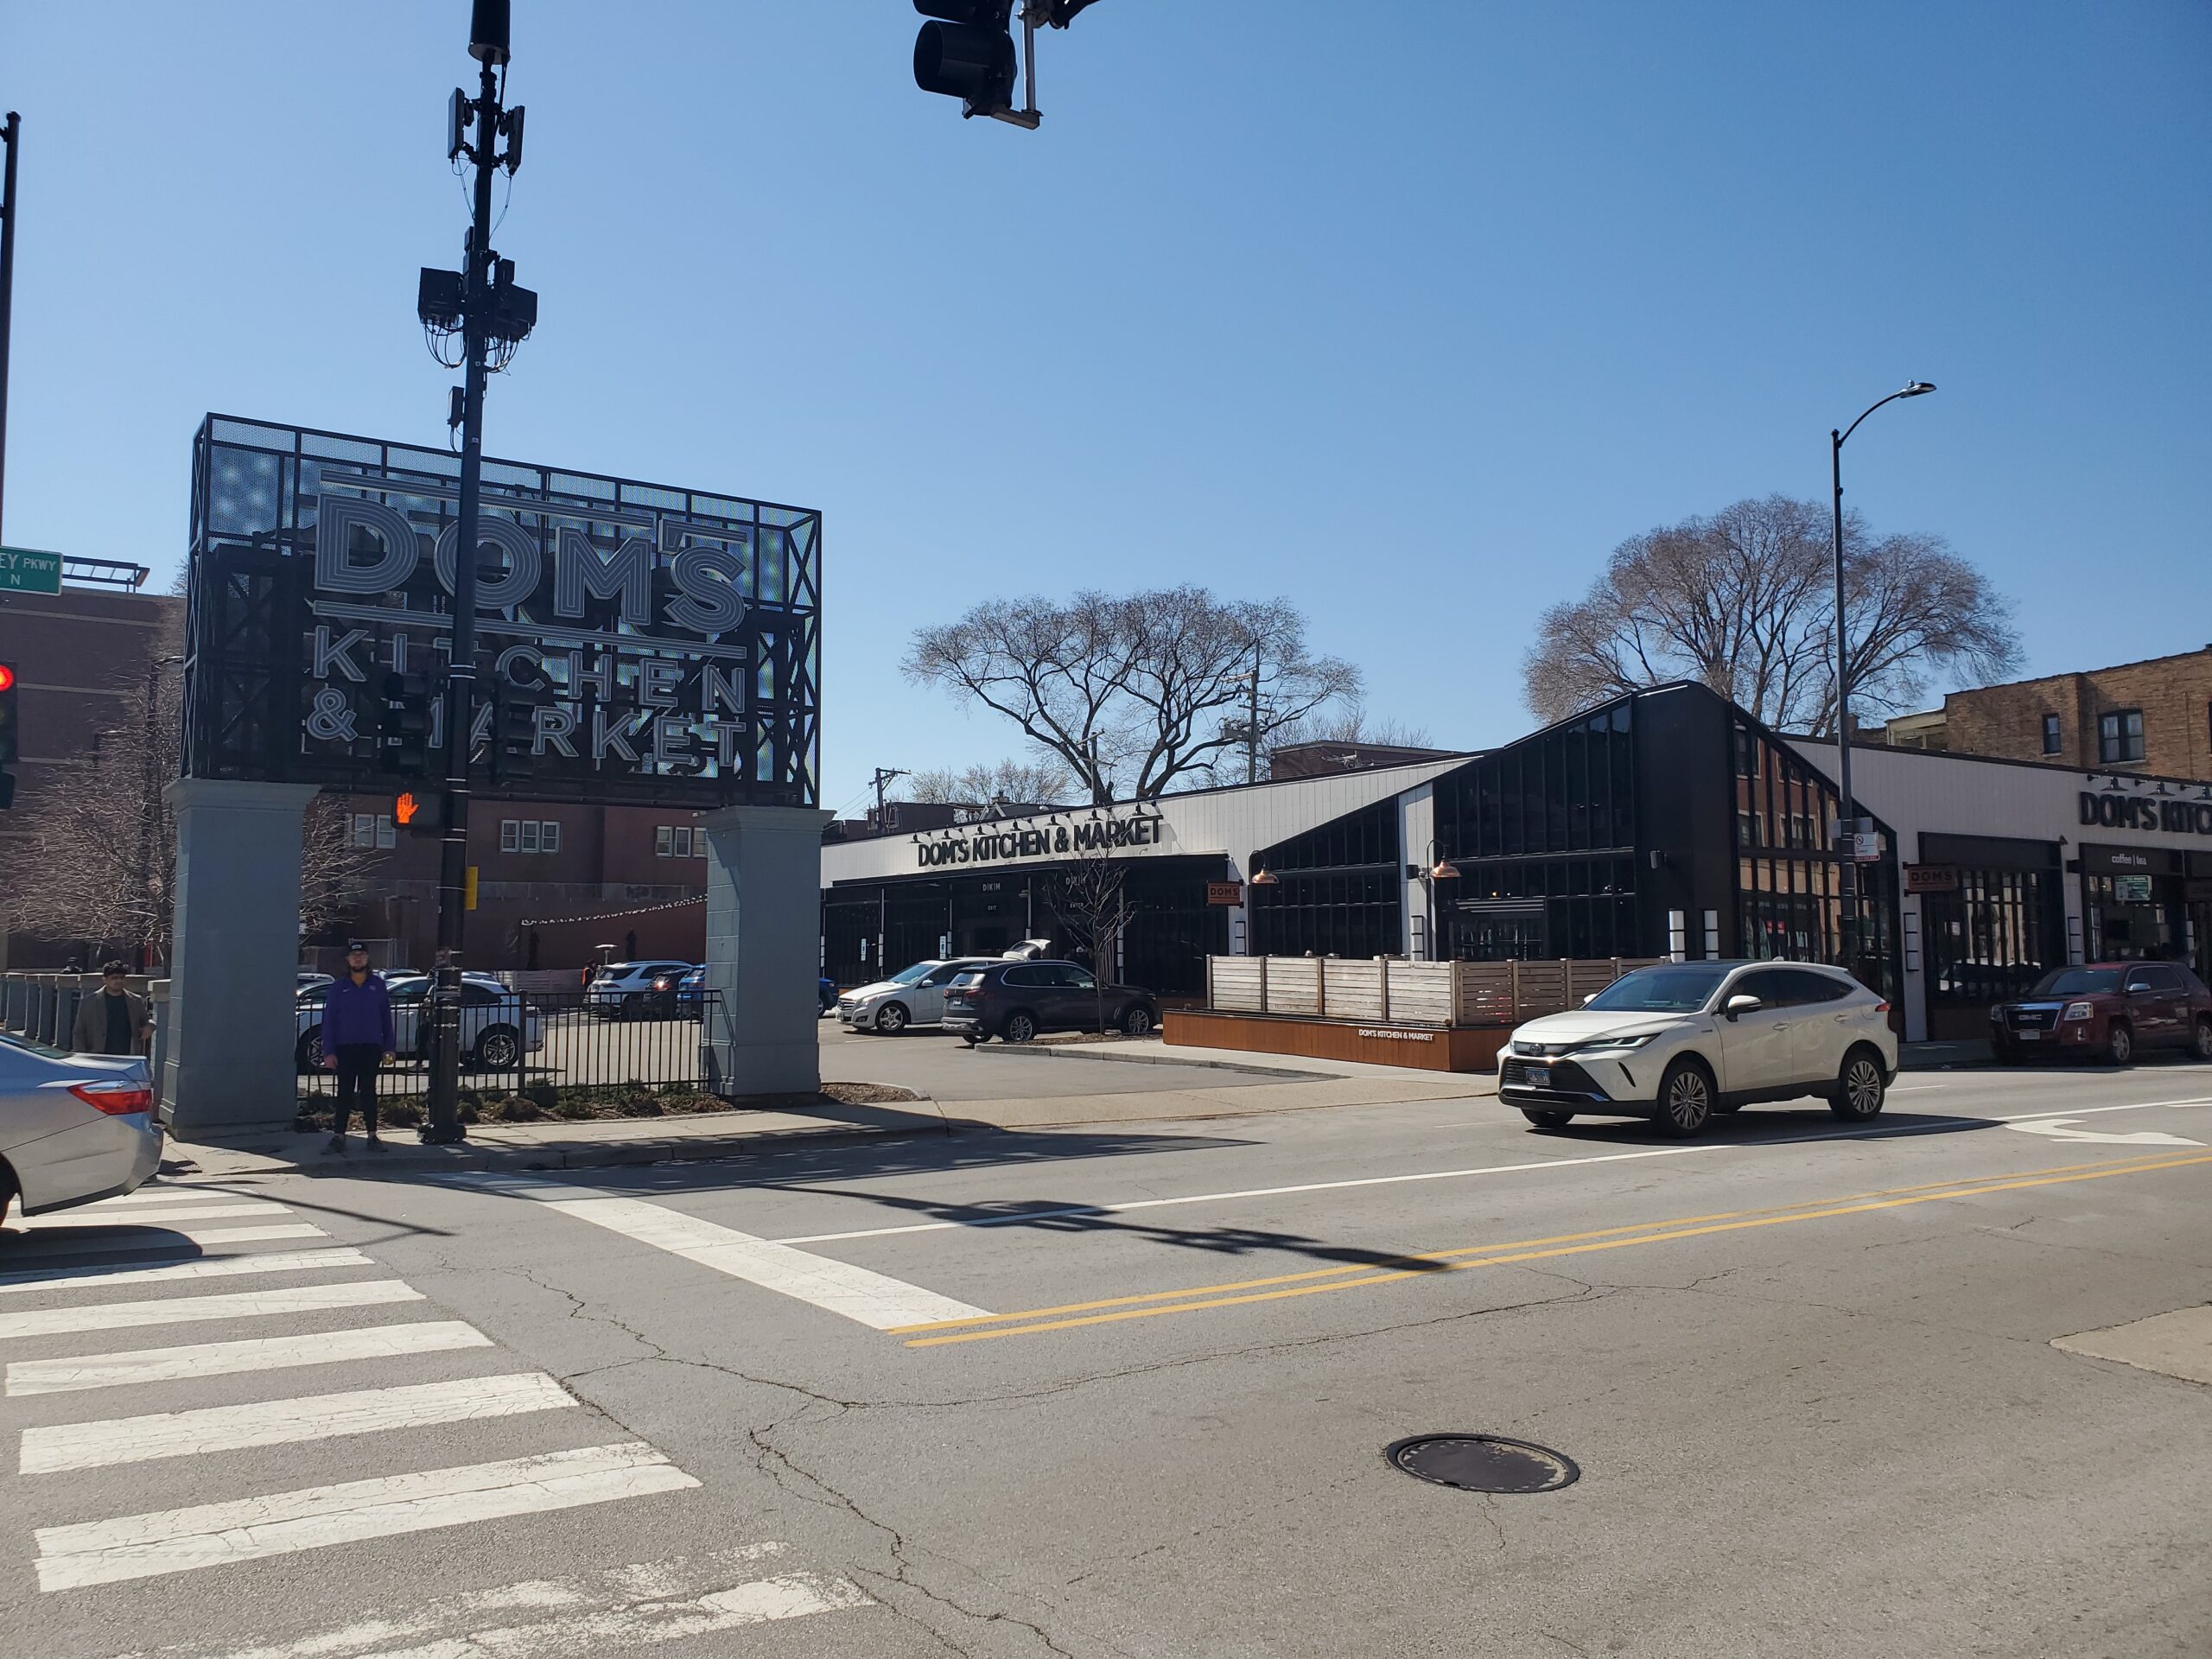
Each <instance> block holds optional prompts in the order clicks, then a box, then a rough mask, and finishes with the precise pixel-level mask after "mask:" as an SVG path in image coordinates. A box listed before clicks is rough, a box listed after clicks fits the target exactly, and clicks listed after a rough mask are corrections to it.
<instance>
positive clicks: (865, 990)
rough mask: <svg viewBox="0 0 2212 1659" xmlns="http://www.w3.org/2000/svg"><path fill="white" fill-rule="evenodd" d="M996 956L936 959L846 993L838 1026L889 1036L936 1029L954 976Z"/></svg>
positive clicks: (840, 999)
mask: <svg viewBox="0 0 2212 1659" xmlns="http://www.w3.org/2000/svg"><path fill="white" fill-rule="evenodd" d="M998 960H999V958H998V957H941V958H938V957H933V958H931V960H930V961H928V962H918V963H915V964H914V965H913V966H912V967H911V968H902V969H899V971H898V972H897V973H895V974H893V975H892V976H891V977H890V978H888V979H880V980H878V981H876V982H875V983H874V984H873V985H863V986H861V988H859V989H858V990H853V991H847V992H845V993H844V994H843V995H841V996H840V997H838V999H837V1023H838V1024H839V1025H842V1026H850V1027H852V1028H853V1029H854V1030H855V1031H880V1032H882V1033H886V1034H889V1033H893V1032H900V1031H904V1030H906V1027H908V1026H934V1025H936V1024H937V1023H938V1021H940V1020H943V1019H944V989H945V987H946V986H948V985H950V984H951V983H952V978H953V976H954V975H956V974H957V973H959V972H961V971H962V970H963V969H969V968H982V967H987V966H989V965H991V964H993V963H996V962H997V961H998Z"/></svg>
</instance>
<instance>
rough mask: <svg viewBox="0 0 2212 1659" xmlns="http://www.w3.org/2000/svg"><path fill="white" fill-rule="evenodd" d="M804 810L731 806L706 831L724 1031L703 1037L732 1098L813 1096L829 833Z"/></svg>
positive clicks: (711, 816) (713, 982)
mask: <svg viewBox="0 0 2212 1659" xmlns="http://www.w3.org/2000/svg"><path fill="white" fill-rule="evenodd" d="M832 816H833V815H832V814H830V813H828V812H820V811H817V810H814V809H812V808H810V807H798V806H728V807H724V808H722V809H721V810H720V811H716V812H709V813H706V814H703V815H702V817H701V823H702V826H703V828H704V829H705V830H706V832H707V963H706V968H707V972H706V977H705V979H704V981H703V982H702V983H703V985H704V987H705V988H706V989H708V990H710V991H716V992H719V993H721V1012H720V1023H719V1026H718V1027H717V1025H716V1023H715V1018H714V1017H713V1015H712V1014H711V1012H710V1015H709V1020H708V1028H707V1029H706V1031H705V1032H704V1033H702V1040H703V1041H704V1042H705V1043H706V1045H707V1046H708V1048H709V1052H710V1058H711V1059H712V1062H713V1065H714V1066H715V1073H714V1075H715V1077H717V1078H719V1079H720V1082H719V1085H718V1086H719V1087H720V1089H721V1092H722V1093H724V1094H728V1095H771V1094H776V1095H779V1094H811V1093H813V1092H814V1091H815V1090H817V1089H818V1088H820V1087H821V1086H822V1065H821V1058H820V1055H819V1053H818V1052H817V1049H816V1046H815V1044H816V1041H817V1039H816V1036H815V1029H816V1027H815V1021H816V1020H817V1014H818V1009H819V1005H818V1004H817V1001H816V1000H815V984H816V982H817V980H818V979H819V978H820V976H821V960H822V943H821V941H822V827H823V825H824V824H826V823H829V820H830V818H831V817H832Z"/></svg>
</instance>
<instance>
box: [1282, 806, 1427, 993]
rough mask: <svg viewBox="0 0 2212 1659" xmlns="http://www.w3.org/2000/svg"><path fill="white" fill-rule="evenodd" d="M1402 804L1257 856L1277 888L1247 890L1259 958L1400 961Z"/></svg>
mask: <svg viewBox="0 0 2212 1659" xmlns="http://www.w3.org/2000/svg"><path fill="white" fill-rule="evenodd" d="M1401 863H1402V853H1401V851H1400V849H1399V846H1398V803H1397V801H1396V800H1395V798H1393V799H1389V800H1383V801H1377V802H1376V804H1374V805H1373V806H1369V807H1363V808H1362V809H1361V810H1358V811H1357V812H1349V813H1346V814H1345V815H1344V817H1341V818H1336V819H1332V820H1331V821H1330V822H1329V823H1325V824H1321V825H1319V827H1317V828H1315V829H1308V830H1307V831H1306V833H1305V834H1304V835H1302V836H1292V837H1291V838H1290V839H1289V840H1288V841H1284V842H1277V843H1276V844H1275V845H1274V846H1273V847H1266V848H1262V849H1260V851H1258V852H1257V853H1255V854H1254V855H1253V864H1254V866H1255V868H1258V869H1263V870H1266V871H1267V872H1268V874H1271V875H1273V876H1274V878H1275V880H1274V883H1273V884H1272V885H1270V886H1267V887H1247V888H1246V889H1245V898H1246V900H1247V903H1248V904H1249V911H1248V912H1247V913H1248V915H1249V917H1250V935H1251V941H1252V947H1251V948H1252V953H1253V954H1254V955H1255V956H1270V957H1301V956H1304V955H1306V953H1307V952H1309V951H1310V952H1312V953H1313V955H1314V956H1317V957H1382V956H1395V955H1396V954H1397V953H1398V952H1399V951H1401V950H1403V949H1404V948H1405V947H1404V944H1403V942H1402V941H1403V932H1402V929H1403V922H1402V918H1401V914H1400V912H1401V908H1402V905H1401V896H1402V893H1403V891H1404V885H1405V883H1404V877H1403V875H1402V869H1401Z"/></svg>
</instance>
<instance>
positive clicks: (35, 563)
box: [0, 547, 61, 594]
mask: <svg viewBox="0 0 2212 1659" xmlns="http://www.w3.org/2000/svg"><path fill="white" fill-rule="evenodd" d="M60 591H61V556H60V554H59V553H41V552H40V551H39V550H37V549H36V548H35V547H0V594H58V593H60Z"/></svg>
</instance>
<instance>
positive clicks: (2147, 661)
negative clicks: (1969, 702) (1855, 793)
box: [1943, 645, 2212, 705]
mask: <svg viewBox="0 0 2212 1659" xmlns="http://www.w3.org/2000/svg"><path fill="white" fill-rule="evenodd" d="M2208 652H2212V645H2199V646H2197V647H2196V649H2195V650H2193V651H2170V652H2164V653H2163V654H2161V655H2159V656H2157V657H2138V658H2134V659H2133V660H2132V661H2129V662H2125V663H2107V664H2104V665H2103V666H2102V667H2101V668H2062V669H2060V670H2059V671H2057V672H2056V674H2031V675H2028V676H2027V677H2025V678H2024V679H2018V680H1997V681H1993V683H1990V684H1988V685H1964V686H1961V687H1960V688H1959V689H1958V690H1955V691H1946V692H1945V693H1944V694H1943V701H1944V702H1945V703H1946V704H1947V705H1948V703H1949V702H1950V701H1951V699H1952V698H1953V697H1965V696H1973V695H1974V693H1975V692H1977V691H2010V690H2017V689H2018V687H2020V686H2024V685H2045V684H2048V683H2050V682H2051V681H2054V680H2079V679H2086V678H2088V677H2089V676H2090V675H2093V674H2117V673H2118V672H2120V670H2122V669H2124V668H2148V667H2150V666H2151V665H2152V664H2154V663H2177V662H2179V661H2181V659H2182V658H2184V657H2202V656H2204V655H2206V654H2207V653H2208Z"/></svg>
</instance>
